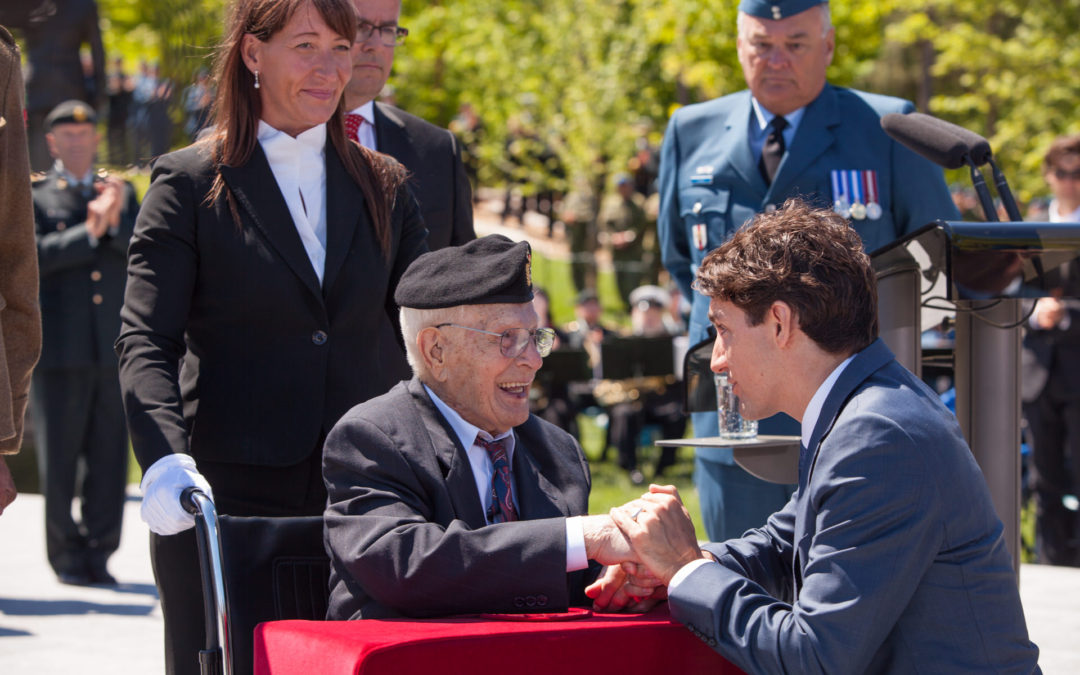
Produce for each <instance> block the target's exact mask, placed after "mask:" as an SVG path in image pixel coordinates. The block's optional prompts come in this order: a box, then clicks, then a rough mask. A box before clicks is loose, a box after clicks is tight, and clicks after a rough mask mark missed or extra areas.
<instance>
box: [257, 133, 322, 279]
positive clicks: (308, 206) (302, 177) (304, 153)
mask: <svg viewBox="0 0 1080 675" xmlns="http://www.w3.org/2000/svg"><path fill="white" fill-rule="evenodd" d="M258 139H259V145H261V146H262V149H263V152H264V153H266V160H267V161H268V162H269V163H270V171H272V172H273V174H274V179H275V180H276V181H277V185H278V188H279V189H280V190H281V195H282V196H283V197H285V204H286V205H288V207H289V215H291V216H292V220H293V225H295V226H296V231H297V233H299V234H300V241H301V242H302V243H303V244H304V251H306V252H307V256H308V260H310V261H311V266H312V267H313V268H314V269H315V274H316V275H317V276H318V277H319V283H320V284H321V283H322V281H323V272H324V271H325V269H326V125H325V124H320V125H318V126H314V127H312V128H310V129H308V130H307V131H305V132H303V133H301V134H300V135H298V136H297V137H296V138H293V137H292V136H290V135H289V134H287V133H285V132H284V131H278V130H277V129H275V128H274V127H272V126H270V125H269V124H267V123H266V122H263V121H262V120H259V132H258Z"/></svg>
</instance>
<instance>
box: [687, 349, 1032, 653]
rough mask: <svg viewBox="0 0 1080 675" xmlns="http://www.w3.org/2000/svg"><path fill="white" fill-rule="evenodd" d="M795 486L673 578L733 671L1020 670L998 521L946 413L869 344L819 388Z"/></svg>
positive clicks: (1017, 617) (1015, 599) (1018, 610)
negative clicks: (758, 523) (759, 519)
mask: <svg viewBox="0 0 1080 675" xmlns="http://www.w3.org/2000/svg"><path fill="white" fill-rule="evenodd" d="M809 447H810V451H809V452H806V453H804V455H803V459H801V461H800V463H799V489H798V491H797V492H796V493H795V495H794V496H793V497H792V499H791V501H790V502H789V503H788V505H787V506H786V507H785V508H784V509H783V510H782V511H780V512H779V513H776V514H774V515H773V516H771V517H770V518H769V521H768V523H767V524H766V525H765V526H764V527H763V528H761V529H759V530H752V531H750V532H748V533H747V534H746V535H744V536H743V537H742V538H741V539H732V540H729V541H727V542H725V543H722V544H710V545H707V547H706V548H708V550H709V551H711V552H712V553H713V554H714V555H716V556H717V557H718V558H719V559H720V563H721V564H719V565H714V564H706V565H702V566H701V567H699V568H697V569H696V570H694V571H693V572H691V573H690V574H689V575H688V576H687V577H686V579H685V580H684V581H682V582H681V583H680V584H678V585H677V586H676V587H675V588H674V589H672V591H671V594H670V605H671V613H672V616H674V617H675V618H677V619H678V620H679V621H682V622H683V623H685V624H686V625H687V626H689V627H690V628H691V630H694V631H695V632H697V633H699V635H700V636H701V637H702V639H704V640H706V641H707V642H708V643H709V644H710V645H712V646H714V648H715V649H716V650H717V651H718V652H720V653H721V654H723V655H724V656H725V657H726V658H727V659H729V660H730V661H732V662H733V663H734V664H735V665H737V666H739V667H740V668H742V669H743V670H745V671H746V672H748V673H779V672H798V673H819V672H820V673H913V672H919V673H950V674H951V673H986V672H995V673H1031V672H1037V671H1038V666H1037V665H1036V661H1037V659H1038V649H1037V648H1036V647H1035V645H1033V644H1032V643H1031V642H1030V640H1028V635H1027V628H1026V626H1025V624H1024V613H1023V608H1022V607H1021V606H1020V595H1019V592H1018V590H1017V587H1016V576H1015V574H1014V573H1013V568H1012V564H1011V561H1010V559H1009V554H1008V551H1007V550H1006V549H1005V542H1004V540H1003V539H1002V529H1003V528H1002V524H1001V521H1000V520H999V519H998V517H997V515H996V513H995V511H994V505H993V503H992V502H991V500H990V491H989V490H988V489H987V487H986V482H985V481H984V480H983V477H982V473H981V472H980V471H979V467H978V466H977V465H976V464H975V460H974V459H973V458H972V456H971V452H970V450H969V449H968V447H967V444H966V443H965V442H964V439H963V436H962V435H961V433H960V428H959V425H957V423H956V420H955V418H954V417H953V416H952V414H951V413H950V412H949V411H948V410H947V409H946V408H945V407H944V406H943V405H942V404H941V402H940V401H939V400H938V398H937V396H936V395H935V394H934V392H932V391H930V389H929V388H928V387H926V386H925V385H924V384H923V383H922V382H921V381H919V379H918V378H916V377H915V376H914V375H912V374H911V373H910V372H908V371H907V370H905V369H904V367H903V366H901V365H900V364H898V363H897V362H896V360H895V359H894V358H893V355H892V353H891V352H890V351H889V349H888V347H886V346H885V344H884V343H883V342H881V341H880V340H878V341H877V342H875V343H873V344H872V345H870V346H869V347H867V348H866V349H865V350H863V351H862V352H860V353H859V354H858V355H856V357H855V359H854V360H853V361H852V362H851V363H850V364H848V366H847V368H845V369H844V371H843V372H842V373H841V375H840V378H839V379H838V380H837V382H836V384H835V385H834V386H833V388H832V390H831V391H830V392H829V395H828V396H827V398H826V400H825V403H824V406H823V407H822V410H821V415H820V417H819V418H818V421H817V424H816V425H815V427H814V431H813V434H812V435H811V438H810V445H809Z"/></svg>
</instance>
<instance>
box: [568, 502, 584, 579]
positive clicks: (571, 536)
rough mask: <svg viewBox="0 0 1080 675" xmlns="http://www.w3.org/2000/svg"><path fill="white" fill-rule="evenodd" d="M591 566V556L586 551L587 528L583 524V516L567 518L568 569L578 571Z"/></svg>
mask: <svg viewBox="0 0 1080 675" xmlns="http://www.w3.org/2000/svg"><path fill="white" fill-rule="evenodd" d="M588 566H589V556H588V554H586V553H585V530H584V528H582V526H581V516H573V517H572V518H567V519H566V571H567V572H576V571H578V570H583V569H585V568H586V567H588Z"/></svg>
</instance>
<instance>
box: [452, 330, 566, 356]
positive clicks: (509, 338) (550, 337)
mask: <svg viewBox="0 0 1080 675" xmlns="http://www.w3.org/2000/svg"><path fill="white" fill-rule="evenodd" d="M444 326H453V327H455V328H464V329H465V330H471V331H473V332H474V333H483V334H484V335H494V336H496V337H497V338H499V350H500V351H501V352H502V355H503V356H505V357H506V358H508V359H516V358H517V357H519V356H521V354H522V352H524V351H525V348H526V347H528V346H529V341H530V340H531V341H532V342H534V343H535V344H536V351H537V352H538V353H539V354H540V358H544V357H546V356H547V355H548V354H550V353H551V348H552V346H554V344H555V331H554V330H552V329H550V328H537V329H536V330H528V329H526V328H508V329H506V330H504V331H503V332H501V333H492V332H491V331H489V330H480V329H479V328H470V327H468V326H461V325H458V324H456V323H440V324H439V325H437V326H435V327H436V328H442V327H444Z"/></svg>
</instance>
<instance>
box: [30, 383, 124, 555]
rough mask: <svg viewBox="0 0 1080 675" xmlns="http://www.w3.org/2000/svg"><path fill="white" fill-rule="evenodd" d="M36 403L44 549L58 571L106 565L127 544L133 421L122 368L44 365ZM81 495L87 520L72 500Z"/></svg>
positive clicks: (35, 392) (34, 396)
mask: <svg viewBox="0 0 1080 675" xmlns="http://www.w3.org/2000/svg"><path fill="white" fill-rule="evenodd" d="M30 405H31V406H32V410H33V415H34V437H35V441H36V445H37V453H38V471H39V473H40V477H41V486H42V492H43V493H44V495H45V547H46V551H47V554H48V558H49V564H50V565H51V566H52V568H53V570H55V571H56V572H57V574H61V573H85V571H86V570H87V569H88V568H89V567H90V566H96V567H102V566H104V564H105V561H106V560H107V559H108V557H109V556H110V555H112V553H113V552H114V551H116V549H117V547H118V546H119V545H120V525H121V521H122V518H123V515H124V487H125V485H126V483H127V459H128V448H127V427H126V425H125V422H124V411H123V408H122V405H121V399H120V381H119V378H118V377H117V371H116V368H115V367H109V368H77V369H48V370H37V371H35V372H34V376H33V386H32V388H31V395H30ZM79 495H81V496H82V500H81V516H82V517H81V522H78V523H76V522H75V519H74V518H72V515H71V503H72V501H73V500H74V499H75V497H76V496H79Z"/></svg>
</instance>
